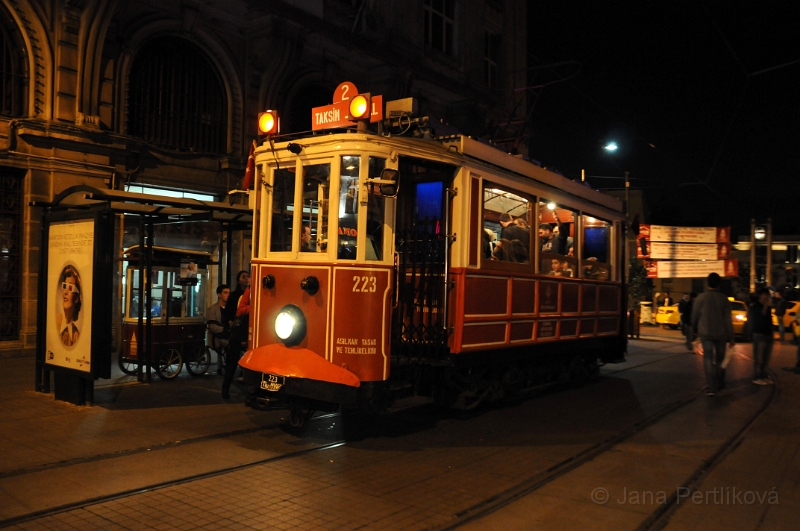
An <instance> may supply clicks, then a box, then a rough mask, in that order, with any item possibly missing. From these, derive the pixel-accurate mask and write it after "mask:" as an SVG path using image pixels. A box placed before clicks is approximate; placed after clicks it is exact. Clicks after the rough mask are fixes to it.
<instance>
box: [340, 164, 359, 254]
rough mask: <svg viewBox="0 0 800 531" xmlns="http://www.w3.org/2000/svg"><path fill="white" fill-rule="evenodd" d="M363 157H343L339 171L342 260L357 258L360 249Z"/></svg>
mask: <svg viewBox="0 0 800 531" xmlns="http://www.w3.org/2000/svg"><path fill="white" fill-rule="evenodd" d="M360 168H361V159H360V158H359V157H356V156H350V155H345V156H343V157H342V166H341V170H340V172H339V174H340V177H339V237H338V243H337V249H338V251H337V256H338V257H339V259H341V260H355V258H356V251H357V250H358V174H359V171H360Z"/></svg>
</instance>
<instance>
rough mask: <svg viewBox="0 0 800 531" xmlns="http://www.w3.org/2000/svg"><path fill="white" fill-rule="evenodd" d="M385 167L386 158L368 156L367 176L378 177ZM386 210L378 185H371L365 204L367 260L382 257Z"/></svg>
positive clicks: (384, 200)
mask: <svg viewBox="0 0 800 531" xmlns="http://www.w3.org/2000/svg"><path fill="white" fill-rule="evenodd" d="M385 167H386V159H383V158H379V157H370V158H369V178H370V179H379V178H380V177H381V172H382V171H383V169H384V168H385ZM385 212H386V198H385V197H383V196H382V195H381V194H380V185H377V184H376V185H373V186H372V188H370V190H369V198H368V204H367V239H366V245H367V249H366V251H367V260H382V259H383V232H384V217H385Z"/></svg>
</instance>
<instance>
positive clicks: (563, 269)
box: [548, 258, 573, 277]
mask: <svg viewBox="0 0 800 531" xmlns="http://www.w3.org/2000/svg"><path fill="white" fill-rule="evenodd" d="M548 275H550V276H551V277H572V276H573V275H572V269H570V268H569V264H568V263H567V262H566V260H564V261H562V260H559V259H558V258H553V259H552V260H551V261H550V272H549V273H548Z"/></svg>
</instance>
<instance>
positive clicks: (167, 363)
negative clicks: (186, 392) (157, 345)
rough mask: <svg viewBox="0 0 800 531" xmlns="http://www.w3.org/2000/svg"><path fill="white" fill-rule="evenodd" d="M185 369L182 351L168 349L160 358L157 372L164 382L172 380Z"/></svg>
mask: <svg viewBox="0 0 800 531" xmlns="http://www.w3.org/2000/svg"><path fill="white" fill-rule="evenodd" d="M182 368H183V358H182V356H181V353H180V351H178V350H177V349H174V348H168V349H167V350H165V351H164V352H162V353H161V355H160V356H159V357H158V363H157V364H156V372H157V373H158V376H159V377H160V378H161V379H162V380H172V379H173V378H175V377H176V376H178V373H179V372H181V369H182Z"/></svg>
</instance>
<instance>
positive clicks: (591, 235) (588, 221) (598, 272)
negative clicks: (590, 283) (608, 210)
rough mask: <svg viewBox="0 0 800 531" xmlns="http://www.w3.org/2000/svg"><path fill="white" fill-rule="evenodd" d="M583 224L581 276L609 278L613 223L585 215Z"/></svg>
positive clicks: (597, 278) (600, 278)
mask: <svg viewBox="0 0 800 531" xmlns="http://www.w3.org/2000/svg"><path fill="white" fill-rule="evenodd" d="M582 226H583V254H582V259H583V262H582V263H581V276H582V277H584V278H591V279H595V280H608V279H609V277H610V275H609V272H610V271H611V268H610V265H609V249H610V242H611V224H610V223H609V222H607V221H603V220H601V219H597V218H594V217H592V216H583V218H582Z"/></svg>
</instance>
